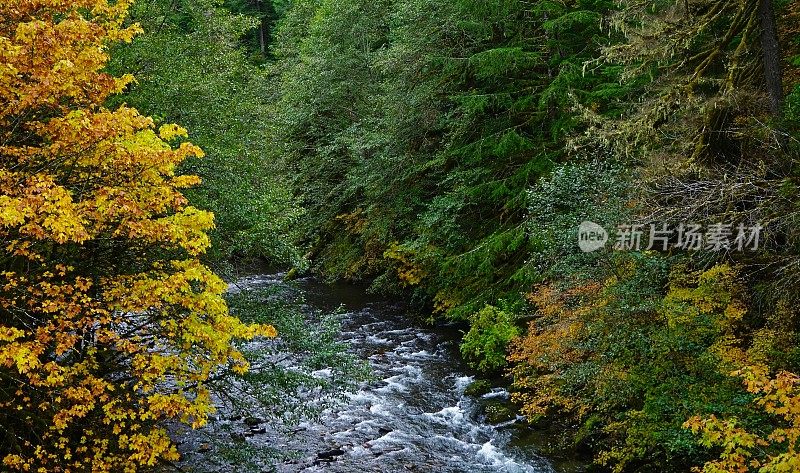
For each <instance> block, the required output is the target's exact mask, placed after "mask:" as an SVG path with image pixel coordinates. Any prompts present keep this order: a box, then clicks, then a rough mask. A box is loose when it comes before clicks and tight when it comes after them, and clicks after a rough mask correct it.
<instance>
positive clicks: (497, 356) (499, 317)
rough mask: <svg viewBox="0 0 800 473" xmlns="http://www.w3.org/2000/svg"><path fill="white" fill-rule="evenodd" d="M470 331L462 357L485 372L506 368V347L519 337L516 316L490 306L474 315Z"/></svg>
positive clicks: (463, 344) (462, 348)
mask: <svg viewBox="0 0 800 473" xmlns="http://www.w3.org/2000/svg"><path fill="white" fill-rule="evenodd" d="M469 321H470V329H469V332H467V334H466V335H465V336H464V341H463V343H462V344H461V355H462V356H464V358H466V359H467V360H468V361H470V362H471V363H474V364H475V366H477V368H478V369H480V370H483V371H489V370H496V369H499V368H502V367H503V366H505V365H506V346H507V345H508V342H510V341H511V339H513V338H515V337H518V336H519V334H520V331H519V329H518V328H517V326H516V325H515V321H514V317H513V316H512V315H511V314H509V313H508V312H505V311H502V310H500V309H498V308H497V307H493V306H490V305H487V306H486V307H484V308H483V309H481V310H479V311H478V312H476V313H475V314H473V315H472V316H470V319H469Z"/></svg>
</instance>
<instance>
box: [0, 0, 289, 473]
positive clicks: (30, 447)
mask: <svg viewBox="0 0 800 473" xmlns="http://www.w3.org/2000/svg"><path fill="white" fill-rule="evenodd" d="M130 3H131V2H130V0H118V1H108V0H78V1H71V2H64V1H61V0H9V1H4V2H2V4H0V18H2V20H0V103H1V104H2V107H0V240H1V241H2V245H3V253H2V256H0V262H1V263H0V446H2V447H0V461H1V462H2V464H3V468H4V469H6V470H7V469H11V470H19V471H96V472H111V471H114V472H117V471H125V472H129V471H136V470H137V469H138V468H139V467H140V466H153V465H155V464H156V463H157V462H159V461H161V460H175V459H176V458H177V452H176V449H175V447H174V445H173V444H172V443H171V441H170V439H169V437H168V436H167V433H166V432H165V430H164V429H163V427H161V426H160V425H159V422H160V421H163V420H164V419H177V420H179V421H181V422H185V423H188V424H191V425H192V426H193V427H198V426H201V425H203V424H204V423H205V422H206V420H207V417H208V414H209V413H210V412H212V411H213V405H212V403H211V398H210V393H209V391H208V389H207V387H206V386H205V382H206V381H207V380H208V378H209V376H210V375H211V374H212V373H215V372H218V371H219V370H221V369H225V368H226V367H231V368H232V369H234V370H237V371H244V370H246V369H247V362H246V361H245V360H244V358H243V357H242V354H241V353H239V352H238V351H237V350H236V349H235V348H234V347H233V346H232V342H233V341H234V340H235V339H246V338H252V337H254V336H257V335H263V336H270V337H273V336H275V335H276V334H275V330H274V328H272V327H270V326H250V325H245V324H243V323H242V322H240V321H239V320H238V319H237V318H234V317H232V316H231V315H229V313H228V309H227V306H226V304H225V301H224V299H223V298H222V293H223V292H224V291H225V289H226V285H225V283H224V282H223V281H222V280H221V279H220V278H219V277H217V276H216V275H214V274H213V273H212V272H211V271H210V270H209V269H207V268H206V267H204V266H203V265H202V264H201V263H200V262H199V261H197V260H196V259H195V257H196V256H197V255H200V254H201V253H203V252H204V251H205V250H206V249H207V248H208V246H209V238H208V236H207V234H206V232H207V231H208V230H209V229H211V228H213V225H214V223H213V215H212V214H210V213H209V212H204V211H202V210H198V209H196V208H193V207H191V206H189V205H188V202H187V200H186V198H185V197H184V196H183V195H182V194H181V192H180V189H182V188H185V187H187V186H191V185H194V184H197V183H198V182H199V180H198V179H197V178H196V177H194V176H179V175H177V174H176V168H177V166H178V165H179V164H180V163H181V162H183V161H184V160H185V159H186V158H189V157H201V156H202V154H203V153H202V151H201V150H200V149H199V148H197V147H196V146H194V145H192V144H190V143H188V142H181V143H180V144H178V145H177V146H172V145H170V143H169V142H171V141H173V140H176V139H179V138H182V137H185V136H186V130H183V129H182V128H180V127H178V126H176V125H164V126H162V127H161V128H160V129H159V130H158V131H156V129H155V125H154V123H153V120H152V119H150V118H148V117H144V116H142V115H140V114H139V113H138V112H137V111H136V110H134V109H132V108H129V107H125V106H122V107H120V108H118V109H116V110H109V109H107V108H104V106H103V103H104V102H105V100H106V98H108V97H109V96H110V95H112V94H114V93H117V92H119V91H121V90H122V89H123V88H124V87H125V86H126V85H127V84H129V83H130V82H131V81H132V80H133V78H132V77H129V76H125V77H121V78H117V77H112V76H110V75H109V74H106V73H104V72H102V70H103V68H104V66H105V65H106V62H107V61H108V47H109V45H110V44H112V43H114V42H117V41H130V40H131V39H132V37H133V36H134V35H135V34H136V33H137V32H138V30H139V28H138V27H137V26H135V25H134V26H130V27H124V26H123V21H124V19H125V15H126V12H127V9H128V7H129V5H130Z"/></svg>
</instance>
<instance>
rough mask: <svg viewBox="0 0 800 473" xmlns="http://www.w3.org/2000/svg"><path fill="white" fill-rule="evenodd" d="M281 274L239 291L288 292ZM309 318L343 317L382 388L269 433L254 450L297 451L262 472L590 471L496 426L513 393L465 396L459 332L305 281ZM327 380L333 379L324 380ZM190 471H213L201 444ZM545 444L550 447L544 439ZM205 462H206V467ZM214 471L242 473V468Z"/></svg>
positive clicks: (513, 423)
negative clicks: (491, 406)
mask: <svg viewBox="0 0 800 473" xmlns="http://www.w3.org/2000/svg"><path fill="white" fill-rule="evenodd" d="M281 276H282V275H281V274H270V275H261V276H251V277H248V278H245V279H243V280H240V281H239V282H238V283H237V286H238V287H248V286H249V287H257V286H259V285H270V284H284V283H282V282H281V280H282V277H281ZM294 284H295V290H299V291H302V292H303V295H304V299H305V300H306V301H307V302H306V303H307V304H308V308H309V310H312V309H314V310H323V311H329V310H332V309H335V308H337V307H341V308H343V311H344V312H343V315H342V321H341V324H342V329H341V330H342V331H341V338H342V340H343V341H346V342H347V343H348V344H349V345H350V346H351V349H352V350H353V351H354V352H355V353H356V354H357V356H359V357H360V358H362V359H364V360H367V361H368V363H369V365H370V367H371V370H372V377H373V379H372V380H370V381H366V382H364V383H361V384H360V385H359V388H358V390H357V391H356V392H353V393H349V394H348V395H347V397H346V398H345V400H344V401H343V402H342V403H340V404H339V405H336V406H334V407H331V408H328V409H326V410H324V411H323V412H322V414H321V415H320V416H319V417H318V418H316V419H314V420H306V421H303V422H301V423H300V424H299V425H294V426H292V428H290V429H275V428H272V427H270V428H259V429H258V430H254V431H253V433H250V434H249V435H248V436H247V438H246V440H244V441H246V442H247V444H248V446H250V447H255V448H258V447H266V448H270V449H274V450H276V451H280V452H292V454H291V455H290V458H286V459H283V460H281V461H279V462H277V463H276V464H275V465H274V466H273V467H269V468H266V469H264V470H262V471H277V472H286V473H288V472H325V471H327V472H405V471H408V472H436V473H449V472H469V473H480V472H509V473H513V472H525V473H572V472H577V471H580V469H581V468H580V464H579V463H577V462H572V461H570V460H568V459H559V460H558V461H552V460H548V459H547V458H545V457H544V456H543V455H541V454H539V453H538V449H537V447H536V446H535V445H533V444H532V443H535V442H536V440H533V441H532V440H531V439H537V438H539V437H541V436H540V435H537V434H536V433H535V432H532V431H531V430H530V429H529V428H527V427H526V426H525V425H524V423H522V422H521V420H522V419H521V418H512V419H509V420H507V421H505V422H502V423H499V424H496V425H492V424H489V423H487V422H486V419H485V414H484V412H483V411H484V409H483V407H482V406H485V405H486V403H487V402H493V401H495V400H502V399H504V398H507V397H508V392H507V391H505V390H504V389H501V388H494V389H492V390H491V391H490V392H488V393H486V394H484V395H483V396H482V397H471V396H467V395H465V394H464V390H465V388H466V387H467V386H468V385H469V384H470V383H471V382H472V381H473V380H474V378H473V377H472V376H470V375H469V369H468V367H466V366H465V364H464V363H463V362H462V360H461V359H460V357H459V354H458V342H457V341H458V337H459V332H458V330H457V329H456V328H454V327H448V326H439V327H429V326H424V325H423V324H420V323H418V322H416V321H415V319H414V318H412V317H409V316H408V315H406V314H405V313H404V311H403V310H402V308H401V307H400V306H398V305H393V304H390V303H387V302H384V301H381V300H379V299H375V298H374V297H371V296H369V295H367V294H366V292H365V291H364V290H363V289H362V288H359V287H356V286H352V285H346V284H337V285H326V284H322V283H319V282H317V281H316V280H314V279H310V278H309V279H303V280H300V281H297V282H295V283H294ZM319 375H320V376H325V375H326V373H324V370H323V372H321V373H319ZM235 422H240V423H241V422H242V421H241V420H240V419H239V418H233V419H226V418H225V417H224V415H223V416H219V417H218V418H217V420H216V421H214V422H212V423H211V425H209V426H208V427H206V428H205V429H204V430H205V431H206V434H208V432H211V435H212V436H213V435H214V432H218V435H223V433H224V432H228V433H229V432H230V430H231V429H230V424H231V423H235ZM182 440H183V441H182V444H181V450H182V453H183V454H184V461H183V464H184V465H188V466H189V468H186V469H187V470H188V471H193V470H194V468H191V465H193V464H200V463H208V462H207V460H208V458H207V457H208V455H209V453H210V452H209V451H208V450H209V449H208V448H203V445H202V444H200V442H201V440H198V439H193V438H191V437H189V438H185V439H182ZM539 441H541V438H539ZM204 456H205V457H206V458H204ZM212 471H240V470H238V469H237V468H236V467H235V466H230V464H229V465H228V467H227V468H226V467H223V466H220V467H218V468H213V469H212Z"/></svg>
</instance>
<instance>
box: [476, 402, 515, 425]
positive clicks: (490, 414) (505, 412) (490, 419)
mask: <svg viewBox="0 0 800 473" xmlns="http://www.w3.org/2000/svg"><path fill="white" fill-rule="evenodd" d="M483 415H484V417H485V419H486V422H487V423H489V424H502V423H503V422H508V421H510V420H514V419H516V418H517V410H516V409H515V408H514V405H513V404H511V403H509V402H504V401H489V402H487V403H486V404H485V405H484V406H483Z"/></svg>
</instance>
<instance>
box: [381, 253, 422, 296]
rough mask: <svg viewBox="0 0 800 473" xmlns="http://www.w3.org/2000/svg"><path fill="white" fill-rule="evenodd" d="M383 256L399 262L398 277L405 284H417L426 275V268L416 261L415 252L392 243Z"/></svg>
mask: <svg viewBox="0 0 800 473" xmlns="http://www.w3.org/2000/svg"><path fill="white" fill-rule="evenodd" d="M383 257H384V258H386V259H388V260H392V261H395V262H396V263H397V277H398V279H400V282H401V283H402V284H403V286H416V285H417V284H419V283H420V282H421V281H422V279H423V278H424V277H425V276H426V273H425V270H424V269H423V268H422V267H421V266H420V265H419V263H417V262H415V261H414V254H413V253H411V252H409V251H408V250H406V249H404V248H403V247H401V246H400V245H398V244H397V243H392V244H391V245H390V246H389V249H388V250H386V251H385V252H384V253H383Z"/></svg>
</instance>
